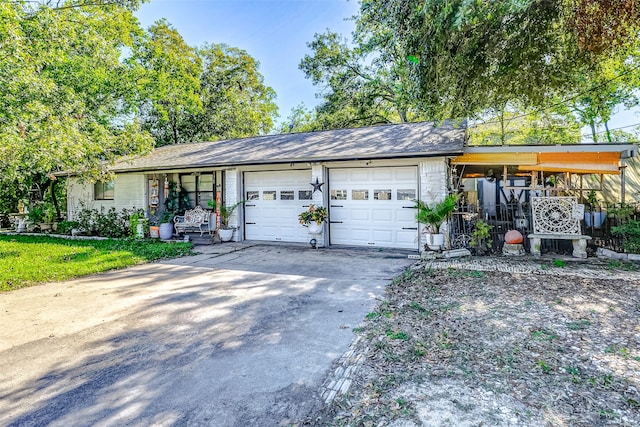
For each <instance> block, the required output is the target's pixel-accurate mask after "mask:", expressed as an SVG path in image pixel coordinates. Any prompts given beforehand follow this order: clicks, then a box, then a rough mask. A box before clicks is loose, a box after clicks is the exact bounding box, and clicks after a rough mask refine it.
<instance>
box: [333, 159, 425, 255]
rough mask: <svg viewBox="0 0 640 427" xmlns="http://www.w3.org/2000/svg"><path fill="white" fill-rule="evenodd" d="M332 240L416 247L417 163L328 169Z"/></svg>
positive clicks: (394, 246)
mask: <svg viewBox="0 0 640 427" xmlns="http://www.w3.org/2000/svg"><path fill="white" fill-rule="evenodd" d="M329 186H330V189H329V197H330V203H329V218H330V220H331V221H330V226H329V227H330V228H329V230H330V241H331V243H332V244H341V245H356V246H369V247H388V248H406V249H418V227H417V224H416V220H415V215H416V210H415V208H414V206H415V202H414V200H416V199H417V198H418V170H417V168H416V167H384V168H383V167H379V168H362V169H355V168H353V169H330V170H329Z"/></svg>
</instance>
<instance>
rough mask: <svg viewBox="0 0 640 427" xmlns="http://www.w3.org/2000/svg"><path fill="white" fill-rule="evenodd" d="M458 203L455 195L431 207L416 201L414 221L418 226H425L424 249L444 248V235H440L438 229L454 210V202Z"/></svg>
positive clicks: (450, 195)
mask: <svg viewBox="0 0 640 427" xmlns="http://www.w3.org/2000/svg"><path fill="white" fill-rule="evenodd" d="M457 201H458V195H457V194H449V195H448V196H446V197H445V198H444V200H443V201H441V202H440V203H437V204H435V205H434V206H433V207H429V206H427V205H425V204H424V203H423V202H422V201H420V200H418V202H417V205H416V208H418V213H417V214H416V220H417V221H418V222H419V223H420V224H424V225H426V227H425V231H424V233H425V238H426V241H427V242H426V244H425V249H431V250H440V249H442V247H443V246H444V234H442V233H440V227H441V226H442V223H443V222H444V221H445V220H446V219H447V218H449V215H451V213H452V212H453V211H454V210H455V208H456V202H457Z"/></svg>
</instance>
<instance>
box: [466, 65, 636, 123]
mask: <svg viewBox="0 0 640 427" xmlns="http://www.w3.org/2000/svg"><path fill="white" fill-rule="evenodd" d="M638 69H640V64H638V65H636V66H635V67H632V68H630V69H628V70H626V71H623V72H622V73H620V74H618V75H617V76H615V77H612V78H611V79H609V80H607V81H605V82H602V83H600V84H599V85H596V86H594V87H592V88H590V89H587V90H585V91H582V92H580V93H578V94H576V95H573V96H571V97H569V98H567V99H564V100H562V101H559V102H556V103H555V104H553V105H550V106H548V107H545V108H542V109H540V110H535V111H530V112H528V113H522V114H520V115H517V116H513V117H509V120H514V119H519V118H522V117H527V116H530V115H531V114H536V113H539V112H542V111H547V110H551V109H553V108H556V107H559V106H561V105H563V104H565V103H567V102H569V101H573V100H574V99H576V98H579V97H581V96H583V95H585V94H587V93H589V92H593V91H594V90H597V89H600V88H601V87H603V86H605V85H607V84H609V83H611V82H612V81H614V80H617V79H619V78H621V77H624V76H626V75H627V74H629V73H631V72H632V71H635V70H638ZM500 122H501V121H500V120H493V121H488V122H483V123H477V124H473V125H471V126H470V127H477V126H481V125H488V124H492V123H500Z"/></svg>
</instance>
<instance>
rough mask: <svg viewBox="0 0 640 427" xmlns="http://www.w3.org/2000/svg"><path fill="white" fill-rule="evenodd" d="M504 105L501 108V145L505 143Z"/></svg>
mask: <svg viewBox="0 0 640 427" xmlns="http://www.w3.org/2000/svg"><path fill="white" fill-rule="evenodd" d="M504 141H505V138H504V107H503V108H500V145H504Z"/></svg>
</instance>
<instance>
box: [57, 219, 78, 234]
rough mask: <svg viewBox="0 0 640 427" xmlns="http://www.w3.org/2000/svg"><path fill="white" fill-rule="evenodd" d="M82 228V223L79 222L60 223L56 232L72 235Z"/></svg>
mask: <svg viewBox="0 0 640 427" xmlns="http://www.w3.org/2000/svg"><path fill="white" fill-rule="evenodd" d="M79 227H80V223H79V222H78V221H60V222H59V223H58V229H57V230H56V232H57V233H58V234H67V235H70V234H71V230H73V229H74V228H75V229H79Z"/></svg>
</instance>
